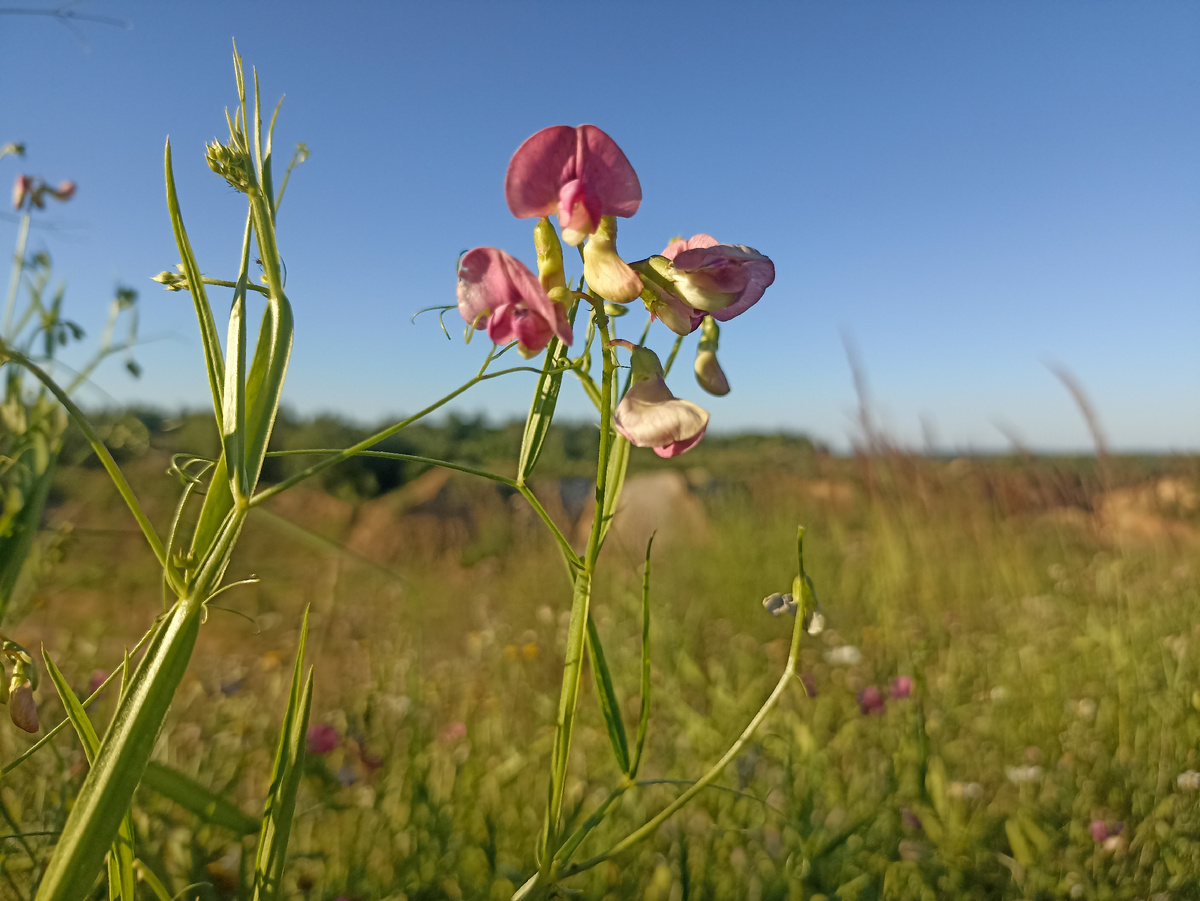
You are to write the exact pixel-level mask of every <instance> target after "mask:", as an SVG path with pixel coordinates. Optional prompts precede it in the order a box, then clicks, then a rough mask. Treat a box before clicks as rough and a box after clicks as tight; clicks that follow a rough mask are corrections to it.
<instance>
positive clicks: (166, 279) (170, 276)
mask: <svg viewBox="0 0 1200 901" xmlns="http://www.w3.org/2000/svg"><path fill="white" fill-rule="evenodd" d="M175 268H176V269H177V270H178V272H172V271H171V270H170V269H164V270H163V271H162V272H160V273H159V274H158V275H154V276H151V278H150V280H151V281H155V282H158V283H159V284H160V285H162V286H163V287H164V288H166V289H167V290H168V291H186V290H187V288H188V280H187V276H186V275H184V273H183V264H182V263H176V264H175Z"/></svg>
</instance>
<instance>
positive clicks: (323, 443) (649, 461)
mask: <svg viewBox="0 0 1200 901" xmlns="http://www.w3.org/2000/svg"><path fill="white" fill-rule="evenodd" d="M92 420H93V422H94V423H95V425H96V426H97V428H98V430H99V432H100V434H101V437H103V438H104V440H105V443H106V444H107V445H108V447H109V449H110V450H111V451H112V452H113V454H114V456H116V457H117V459H118V461H119V462H124V461H127V460H132V459H134V458H137V457H140V456H143V455H145V454H147V453H151V452H159V453H165V454H177V453H186V454H194V455H196V456H201V457H208V458H213V459H215V458H216V457H217V456H218V455H219V454H220V447H221V444H220V437H219V435H218V433H217V429H216V425H215V424H214V422H213V417H212V413H211V412H208V411H205V412H183V413H178V414H170V413H165V412H163V411H161V410H155V409H151V408H137V407H135V408H130V409H127V410H110V411H101V412H96V413H93V414H92ZM388 424H389V423H380V424H374V425H363V424H361V423H356V422H353V421H350V420H347V419H343V418H341V417H337V416H333V415H328V414H322V415H317V416H311V417H302V416H298V415H296V414H295V413H293V412H290V411H287V410H284V411H281V413H280V415H279V419H278V421H277V423H276V426H275V430H274V432H273V434H272V436H271V450H273V451H283V450H305V449H322V448H327V449H338V448H343V447H347V446H349V445H352V444H355V443H357V442H359V441H361V440H363V439H364V438H366V437H368V436H369V435H371V434H374V433H375V432H377V431H379V430H380V429H381V428H383V427H384V426H386V425H388ZM523 428H524V423H523V422H517V421H514V422H509V423H504V424H494V423H490V422H489V421H488V420H487V419H486V417H484V416H482V415H477V416H461V415H458V414H455V413H451V414H449V415H447V416H445V417H443V418H442V419H440V420H435V421H432V422H430V421H425V422H420V423H416V424H414V425H412V426H409V427H408V428H406V429H405V430H404V431H402V432H400V433H399V434H397V435H394V436H392V437H391V438H388V439H387V440H385V441H382V442H380V443H379V444H377V445H375V446H374V447H373V448H372V450H379V451H388V452H391V453H399V454H410V455H414V456H420V457H432V458H436V459H441V460H449V461H453V462H457V463H463V464H466V465H473V466H478V467H481V468H488V469H491V470H492V471H494V472H499V473H503V474H510V473H511V471H512V469H513V468H514V467H515V465H516V460H517V457H518V454H519V452H520V449H521V433H522V429H523ZM598 441H599V430H598V429H597V427H596V426H595V424H593V423H570V422H566V423H556V424H555V425H554V426H552V427H551V431H550V435H549V437H548V439H547V441H546V446H545V448H544V450H543V451H542V456H541V458H540V461H539V463H538V472H539V474H540V475H544V476H548V477H564V476H586V477H591V476H593V475H594V474H595V473H594V472H593V471H592V467H594V465H595V464H594V462H592V461H594V460H595V457H596V444H597V442H598ZM824 451H825V449H824V448H822V447H819V446H817V445H815V444H814V443H813V442H812V440H810V439H809V438H808V437H806V436H804V435H790V434H780V433H776V434H740V435H720V434H716V435H712V434H710V435H707V436H706V437H705V439H704V440H703V441H702V442H701V443H700V445H699V446H697V447H696V448H695V449H694V450H692V451H690V452H689V453H687V454H686V455H684V456H682V457H678V458H676V459H674V460H661V459H659V458H658V457H656V456H655V455H654V454H652V453H651V452H650V451H648V450H640V451H637V452H636V453H635V454H634V455H633V458H632V459H631V461H630V468H631V471H638V470H649V469H654V468H684V469H686V468H697V467H698V468H712V469H714V470H719V471H726V472H727V471H729V470H730V469H738V468H740V467H741V466H742V465H745V466H755V467H756V468H757V467H762V466H764V465H771V466H784V467H786V468H788V469H796V468H801V469H809V468H810V467H811V464H812V460H813V458H814V456H815V455H816V454H818V453H823V452H824ZM318 459H320V458H319V457H317V456H287V457H269V458H268V459H267V462H266V465H265V466H264V468H263V480H264V481H266V482H276V481H281V480H282V479H285V478H287V477H288V476H290V475H292V474H294V473H297V472H300V471H301V470H303V469H305V468H306V467H307V466H309V465H311V464H312V463H313V462H315V461H316V460H318ZM63 461H64V462H65V463H66V464H68V465H71V464H75V465H98V464H97V462H96V459H95V457H94V456H92V455H91V450H90V448H89V447H88V445H87V443H86V442H85V441H84V439H83V436H82V435H81V434H80V433H79V432H78V431H76V430H74V429H72V430H71V432H69V433H68V435H67V437H66V440H65V443H64V454H63ZM428 468H429V465H428V464H425V463H420V462H414V461H406V460H390V459H386V458H379V457H355V458H353V459H350V460H346V461H344V462H342V463H340V464H338V465H337V466H335V467H333V468H331V469H329V470H327V471H325V472H323V473H321V474H320V475H318V476H316V477H315V479H314V486H315V487H320V488H322V489H323V490H325V491H327V492H328V493H330V494H332V495H334V496H336V497H341V498H344V499H346V500H365V499H369V498H373V497H377V496H378V495H381V494H385V493H386V492H388V491H391V490H393V489H395V488H399V487H400V486H402V485H404V484H405V483H406V482H408V481H410V480H412V479H413V478H415V477H416V476H418V475H420V474H421V473H422V472H424V471H426V470H427V469H428Z"/></svg>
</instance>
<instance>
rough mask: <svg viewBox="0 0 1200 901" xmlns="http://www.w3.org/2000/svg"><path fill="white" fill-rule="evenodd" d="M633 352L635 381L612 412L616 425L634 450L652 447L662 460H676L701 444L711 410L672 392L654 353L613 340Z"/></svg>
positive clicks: (632, 362)
mask: <svg viewBox="0 0 1200 901" xmlns="http://www.w3.org/2000/svg"><path fill="white" fill-rule="evenodd" d="M612 343H613V344H617V345H620V346H622V347H626V348H628V349H629V350H630V351H631V354H632V356H631V360H630V362H631V365H632V368H633V379H632V383H631V384H630V386H629V390H628V391H626V392H625V396H624V397H623V398H621V402H620V403H619V404H617V409H616V410H614V411H613V426H614V427H615V428H616V430H617V431H618V432H619V433H621V434H622V435H623V436H625V437H626V438H628V439H629V443H630V444H632V445H633V446H634V447H651V448H654V452H655V453H656V454H658V455H659V456H660V457H677V456H679V455H680V454H682V453H683V452H684V451H688V450H691V449H692V448H693V447H695V446H696V445H697V444H699V443H700V439H701V438H703V437H704V432H705V430H706V429H707V428H708V411H706V410H704V409H703V408H701V407H699V406H697V405H696V404H694V403H692V402H691V401H690V400H681V399H680V398H678V397H676V396H675V395H674V394H672V393H671V389H670V388H668V387H667V383H666V380H665V379H664V378H663V369H662V364H661V363H660V362H659V361H658V356H657V355H656V354H655V353H654V351H652V350H649V349H648V348H645V347H639V346H637V345H634V344H630V343H629V342H628V341H620V340H617V341H613V342H612Z"/></svg>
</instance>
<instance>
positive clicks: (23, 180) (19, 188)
mask: <svg viewBox="0 0 1200 901" xmlns="http://www.w3.org/2000/svg"><path fill="white" fill-rule="evenodd" d="M32 191H33V179H32V178H30V177H29V176H28V175H18V176H17V180H16V181H14V182H13V193H12V203H13V209H14V210H19V209H20V208H21V207H23V206H24V205H25V198H26V197H28V196H29V195H30V193H31V192H32Z"/></svg>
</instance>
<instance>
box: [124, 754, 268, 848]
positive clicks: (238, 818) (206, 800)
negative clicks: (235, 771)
mask: <svg viewBox="0 0 1200 901" xmlns="http://www.w3.org/2000/svg"><path fill="white" fill-rule="evenodd" d="M142 785H144V786H145V787H146V788H148V789H150V790H151V791H156V792H158V793H159V794H160V795H162V796H163V797H164V798H168V799H170V800H171V801H174V802H175V803H176V804H178V805H179V806H180V807H182V808H183V809H184V810H187V811H189V812H190V813H194V814H195V815H196V816H198V817H200V819H202V820H204V821H205V822H207V823H212V824H213V825H214V826H221V827H223V828H225V829H228V830H229V831H231V832H235V833H237V834H238V835H251V834H253V833H255V832H258V830H259V828H260V827H261V826H262V823H260V822H259V821H258V820H257V819H255V818H254V817H252V816H250V815H249V814H247V813H243V812H242V810H241V809H240V808H239V807H238V806H237V805H236V804H234V803H233V802H232V801H230V800H229V799H228V798H226V797H225V796H224V795H219V794H217V793H216V792H214V791H212V790H211V789H207V788H205V787H204V786H203V785H201V784H200V783H199V782H197V781H196V780H195V779H193V778H191V777H190V776H188V775H186V774H184V773H181V772H179V770H176V769H172V768H171V767H169V766H167V765H165V764H162V763H159V762H158V761H156V760H151V761H150V762H149V763H148V764H146V772H145V775H143V776H142Z"/></svg>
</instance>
